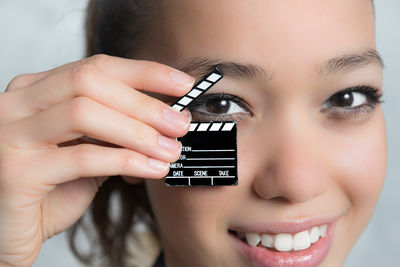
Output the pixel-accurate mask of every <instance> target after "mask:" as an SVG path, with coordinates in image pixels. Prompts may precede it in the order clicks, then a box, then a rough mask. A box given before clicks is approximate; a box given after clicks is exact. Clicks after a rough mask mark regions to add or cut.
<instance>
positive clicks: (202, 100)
mask: <svg viewBox="0 0 400 267" xmlns="http://www.w3.org/2000/svg"><path fill="white" fill-rule="evenodd" d="M210 100H211V101H216V100H220V101H222V100H226V101H228V102H233V103H235V104H237V105H238V106H239V107H241V108H243V109H245V110H246V113H244V114H243V113H234V114H213V113H206V112H202V111H199V108H201V107H202V106H205V105H206V104H207V103H209V102H211V101H210ZM188 109H189V111H190V112H196V113H198V114H200V115H201V116H202V117H203V118H202V120H204V121H205V120H209V121H233V120H235V121H240V120H243V119H245V118H246V117H247V116H253V113H252V112H251V107H250V106H249V105H248V104H247V103H246V101H244V100H243V99H242V98H240V97H238V96H235V95H229V94H225V93H218V94H206V95H203V96H201V97H199V98H197V99H196V100H195V101H193V102H192V104H191V105H190V106H189V107H188Z"/></svg>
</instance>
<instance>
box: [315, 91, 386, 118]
mask: <svg viewBox="0 0 400 267" xmlns="http://www.w3.org/2000/svg"><path fill="white" fill-rule="evenodd" d="M346 93H361V94H363V95H364V96H365V97H366V103H365V104H362V105H359V106H357V107H354V108H346V107H335V106H331V107H328V108H326V107H323V108H322V109H321V112H322V113H326V112H328V113H330V114H329V117H330V118H333V119H346V118H349V117H357V116H359V115H362V114H366V113H369V112H371V111H372V110H373V109H374V108H375V107H376V106H377V105H378V104H381V103H383V101H382V100H381V98H382V94H381V93H379V89H377V88H374V87H371V86H368V85H359V86H354V87H350V88H346V89H344V90H341V91H339V92H337V93H335V94H333V95H332V96H331V97H329V98H328V100H327V101H329V100H330V99H333V98H334V97H335V96H339V95H344V94H346ZM327 101H326V102H327ZM324 105H325V103H324ZM329 109H332V110H329Z"/></svg>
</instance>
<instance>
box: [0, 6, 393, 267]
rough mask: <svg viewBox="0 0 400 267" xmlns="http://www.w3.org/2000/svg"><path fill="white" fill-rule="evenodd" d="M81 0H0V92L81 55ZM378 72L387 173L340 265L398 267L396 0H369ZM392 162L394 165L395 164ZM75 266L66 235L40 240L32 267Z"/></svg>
mask: <svg viewBox="0 0 400 267" xmlns="http://www.w3.org/2000/svg"><path fill="white" fill-rule="evenodd" d="M86 2H87V0H57V1H52V0H0V38H1V41H0V91H3V90H4V89H5V88H6V86H7V84H8V82H9V81H10V80H11V79H12V78H13V77H14V76H16V75H17V74H21V73H29V72H39V71H43V70H47V69H51V68H54V67H56V66H59V65H62V64H64V63H66V62H70V61H74V60H77V59H80V58H82V57H83V56H84V39H83V36H84V35H83V17H84V14H85V6H86ZM375 2H376V16H377V44H378V49H379V51H380V52H381V54H382V56H383V58H384V61H385V65H386V68H385V70H384V75H385V76H384V88H385V89H384V101H385V103H384V105H383V107H384V112H385V115H386V122H387V129H388V148H389V150H388V159H389V160H388V172H387V178H386V182H385V186H384V190H383V192H382V195H381V198H380V201H379V202H378V206H377V209H376V212H375V214H374V216H373V218H372V221H371V222H370V224H369V226H368V228H367V229H366V231H365V232H364V234H363V235H362V237H361V239H360V240H359V242H358V243H357V245H356V246H355V248H354V249H353V251H352V252H351V254H350V256H349V258H348V259H347V261H346V264H345V267H353V266H363V267H375V266H385V267H391V266H393V267H395V266H400V264H399V260H398V253H399V252H400V230H399V227H400V205H399V203H400V201H399V199H398V198H399V193H398V191H399V189H400V177H399V174H400V164H398V163H399V160H398V155H399V154H400V141H399V140H398V139H397V138H399V137H400V126H399V121H400V120H399V115H400V88H399V86H400V52H399V49H400V1H399V0H375ZM396 163H397V164H396ZM39 266H43V267H48V266H49V267H50V266H57V267H71V266H80V265H79V263H78V262H77V261H76V260H75V259H74V257H73V255H72V254H71V253H70V251H69V249H68V246H67V243H66V236H65V235H64V234H60V235H57V236H55V237H53V238H52V239H50V240H48V241H47V242H45V244H44V245H43V247H42V250H41V253H40V255H39V258H38V260H37V261H36V263H35V264H34V267H39Z"/></svg>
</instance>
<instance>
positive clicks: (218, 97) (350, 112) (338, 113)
mask: <svg viewBox="0 0 400 267" xmlns="http://www.w3.org/2000/svg"><path fill="white" fill-rule="evenodd" d="M378 92H379V89H377V88H374V87H371V86H368V85H359V86H354V87H350V88H346V89H344V90H341V91H339V92H336V93H335V94H333V95H332V96H330V97H329V98H328V99H327V100H326V101H325V102H324V104H323V107H322V109H321V112H322V113H329V114H328V116H329V118H333V119H338V120H341V119H347V118H350V117H357V116H359V115H361V114H365V113H369V112H371V111H372V110H373V109H374V108H375V107H376V105H378V104H380V103H383V101H382V100H381V98H382V94H381V93H378ZM348 93H361V94H363V95H364V96H365V97H366V103H364V104H362V105H359V106H357V107H354V108H346V107H337V106H328V107H326V103H327V102H329V101H332V100H333V99H334V97H338V96H340V95H345V94H348ZM222 100H226V101H228V102H234V103H235V104H237V105H238V106H239V107H241V108H243V109H245V110H246V112H245V113H234V114H213V113H209V112H208V113H207V112H202V111H199V109H200V108H201V107H204V106H205V105H206V104H207V103H209V102H211V101H222ZM188 108H189V111H191V112H196V113H198V114H200V115H201V116H202V117H203V118H201V120H209V121H226V120H236V121H240V120H243V119H245V118H246V117H248V116H253V113H252V112H251V107H250V106H249V105H248V104H247V103H246V102H245V101H244V100H243V99H242V98H240V97H238V96H235V95H228V94H225V93H218V94H206V95H203V96H201V97H200V98H198V99H196V100H195V101H194V102H193V103H192V105H190V106H189V107H188ZM203 109H204V108H203Z"/></svg>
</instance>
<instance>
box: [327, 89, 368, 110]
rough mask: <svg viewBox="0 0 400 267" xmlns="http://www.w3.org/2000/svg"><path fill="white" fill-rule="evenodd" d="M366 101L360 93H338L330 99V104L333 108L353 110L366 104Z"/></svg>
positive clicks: (364, 96)
mask: <svg viewBox="0 0 400 267" xmlns="http://www.w3.org/2000/svg"><path fill="white" fill-rule="evenodd" d="M367 102H368V99H367V97H366V95H365V94H363V93H360V92H344V93H338V94H335V95H333V96H332V97H331V99H330V104H331V105H332V106H334V107H343V108H355V107H358V106H361V105H363V104H366V103H367Z"/></svg>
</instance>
